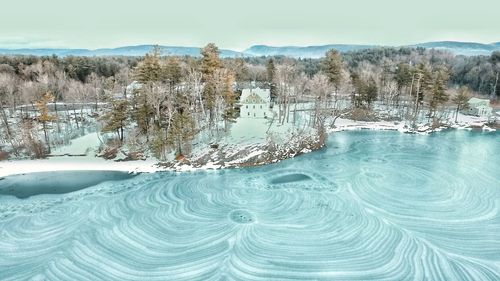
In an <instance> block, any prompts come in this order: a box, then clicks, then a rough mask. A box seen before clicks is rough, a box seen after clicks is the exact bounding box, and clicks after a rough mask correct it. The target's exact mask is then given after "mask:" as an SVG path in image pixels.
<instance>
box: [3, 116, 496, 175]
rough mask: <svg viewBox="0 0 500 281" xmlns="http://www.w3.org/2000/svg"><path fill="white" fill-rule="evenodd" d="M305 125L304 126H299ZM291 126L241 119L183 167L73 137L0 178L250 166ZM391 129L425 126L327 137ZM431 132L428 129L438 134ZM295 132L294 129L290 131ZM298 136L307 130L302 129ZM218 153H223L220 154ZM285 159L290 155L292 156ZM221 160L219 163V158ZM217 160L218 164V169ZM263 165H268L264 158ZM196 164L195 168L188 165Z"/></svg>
mask: <svg viewBox="0 0 500 281" xmlns="http://www.w3.org/2000/svg"><path fill="white" fill-rule="evenodd" d="M297 122H298V123H301V122H302V123H306V122H307V117H306V115H304V116H298V117H297ZM486 122H487V120H486V119H484V118H480V117H474V116H468V115H463V114H459V116H458V122H457V123H455V122H454V119H453V120H451V119H450V120H449V121H448V124H447V126H448V127H452V128H457V129H466V128H473V127H475V128H483V130H488V131H489V130H494V129H490V128H488V127H487V126H485V123H486ZM305 127H306V126H304V128H305ZM293 128H294V126H293V125H292V124H286V123H285V124H283V125H281V124H277V122H273V124H271V122H270V120H269V119H246V118H241V119H239V120H238V121H237V123H235V124H233V126H232V129H231V134H230V135H229V136H227V137H226V138H224V139H223V140H222V141H221V142H220V143H219V146H220V148H219V149H212V150H211V149H208V148H207V147H208V145H207V144H206V143H200V144H199V145H198V146H195V147H194V149H193V153H192V156H191V157H190V158H189V160H190V161H188V162H187V163H175V162H171V163H170V164H171V165H162V166H160V165H157V164H158V160H156V159H148V160H144V161H143V160H137V161H122V162H117V161H113V160H105V159H103V158H100V157H97V156H96V151H97V148H98V147H99V146H100V144H101V143H102V136H100V135H99V134H98V133H89V134H86V135H84V136H82V137H79V138H76V139H73V140H72V141H71V143H70V144H69V145H66V146H62V147H59V148H57V149H54V150H53V151H52V154H51V155H52V156H51V157H49V158H48V159H44V160H12V161H2V162H0V178H1V177H5V176H8V175H14V174H23V173H31V172H47V171H76V170H102V171H125V172H131V173H143V172H147V173H151V172H157V171H166V170H170V171H172V170H174V171H191V170H199V169H219V168H224V167H237V166H246V165H249V163H250V165H251V161H249V160H251V159H255V157H258V156H259V155H264V154H265V153H266V152H267V151H266V147H267V145H268V138H269V134H268V132H270V133H271V135H272V136H273V137H274V138H275V139H274V141H275V142H277V143H278V144H282V145H284V146H285V148H286V146H294V145H296V143H293V141H290V138H291V137H292V136H293V132H294V129H293ZM360 129H370V130H396V131H400V132H414V133H422V134H426V133H429V132H431V128H430V127H429V126H428V125H427V124H426V123H425V121H424V120H422V121H421V122H420V123H419V125H418V129H417V131H411V130H410V129H409V126H408V124H406V123H405V122H390V121H377V122H362V121H353V120H349V119H341V118H339V119H337V121H336V122H335V128H332V129H330V130H329V132H330V133H332V132H336V131H345V130H360ZM438 130H440V129H437V130H432V131H438ZM295 132H296V131H295ZM300 133H301V134H305V135H307V134H309V133H311V132H309V131H307V130H304V131H301V132H300ZM222 151H223V152H222ZM309 151H310V149H305V148H304V149H303V150H302V151H296V152H295V153H294V154H293V155H296V154H299V153H306V152H309ZM293 155H291V156H290V157H293ZM221 158H224V159H221ZM221 162H222V165H221ZM269 162H273V161H272V160H270V161H269ZM194 163H196V164H194Z"/></svg>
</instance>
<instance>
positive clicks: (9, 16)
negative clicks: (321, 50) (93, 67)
mask: <svg viewBox="0 0 500 281" xmlns="http://www.w3.org/2000/svg"><path fill="white" fill-rule="evenodd" d="M2 2H3V3H2V4H1V11H0V47H7V48H20V47H28V48H30V47H33V48H35V47H70V48H90V49H95V48H103V47H119V46H124V45H138V44H160V45H183V46H203V45H206V44H207V43H208V42H214V43H216V44H217V45H218V46H219V47H221V48H229V49H235V50H243V49H245V48H246V47H249V46H250V45H253V44H267V45H275V46H284V45H320V44H337V43H352V44H377V45H405V44H414V43H420V42H426V41H441V40H456V41H476V42H482V43H491V42H498V41H500V16H499V15H500V14H499V11H500V0H473V1H469V0H412V1H408V0H378V1H376V0H307V1H297V0H289V1H284V0H250V1H241V0H205V1H202V0H177V1H171V0H163V1H162V0H139V1H125V0H122V1H118V0H84V1H73V0H43V1H42V0H6V1H2Z"/></svg>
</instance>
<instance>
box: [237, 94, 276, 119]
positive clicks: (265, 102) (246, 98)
mask: <svg viewBox="0 0 500 281" xmlns="http://www.w3.org/2000/svg"><path fill="white" fill-rule="evenodd" d="M240 105H241V107H240V117H242V118H268V117H272V114H273V113H272V111H271V109H270V105H271V92H270V90H269V89H261V88H253V89H243V91H242V92H241V97H240Z"/></svg>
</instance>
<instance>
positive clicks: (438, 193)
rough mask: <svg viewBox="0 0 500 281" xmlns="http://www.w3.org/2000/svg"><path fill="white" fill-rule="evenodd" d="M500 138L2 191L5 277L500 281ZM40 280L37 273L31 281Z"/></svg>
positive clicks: (430, 139)
mask: <svg viewBox="0 0 500 281" xmlns="http://www.w3.org/2000/svg"><path fill="white" fill-rule="evenodd" d="M499 164H500V133H480V132H468V131H446V132H440V133H437V134H433V135H428V136H421V135H408V134H401V133H397V132H375V131H359V132H341V133H335V134H332V135H331V136H330V138H329V142H328V148H327V149H324V150H321V151H317V152H314V153H310V154H307V155H303V156H300V157H298V158H295V159H290V160H287V161H283V162H281V163H279V164H275V165H268V166H264V167H257V168H249V169H237V170H225V171H210V172H197V173H186V174H172V173H157V174H144V175H139V176H137V177H134V178H131V179H126V180H119V181H112V182H104V183H100V184H97V185H94V186H91V187H87V188H85V189H82V190H78V191H75V192H72V193H66V194H47V195H44V194H42V195H36V196H31V197H29V198H26V199H18V198H16V197H14V196H9V195H0V280H287V279H293V280H500V212H499V211H500V165H499ZM30 278H31V279H30Z"/></svg>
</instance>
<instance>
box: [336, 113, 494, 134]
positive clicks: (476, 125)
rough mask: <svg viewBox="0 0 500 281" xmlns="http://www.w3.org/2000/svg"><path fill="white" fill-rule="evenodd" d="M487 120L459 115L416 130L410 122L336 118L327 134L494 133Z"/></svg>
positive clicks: (421, 125) (421, 122)
mask: <svg viewBox="0 0 500 281" xmlns="http://www.w3.org/2000/svg"><path fill="white" fill-rule="evenodd" d="M487 124H488V120H487V119H486V118H482V117H475V116H470V115H464V114H461V113H460V114H459V115H458V118H457V122H454V120H447V121H445V122H443V123H442V125H441V126H440V127H438V128H433V127H432V126H431V125H430V124H429V123H428V122H425V121H423V120H422V121H420V122H418V123H417V124H416V128H411V127H410V122H404V121H402V122H398V121H373V122H369V121H355V120H350V119H342V118H338V119H337V120H336V121H335V126H334V127H333V128H330V129H329V130H328V132H329V133H332V132H340V131H351V130H390V131H399V132H402V133H418V134H428V133H432V132H439V131H441V130H443V129H447V128H453V129H482V130H484V131H489V132H491V131H496V129H494V128H491V127H489V126H488V125H487Z"/></svg>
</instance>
